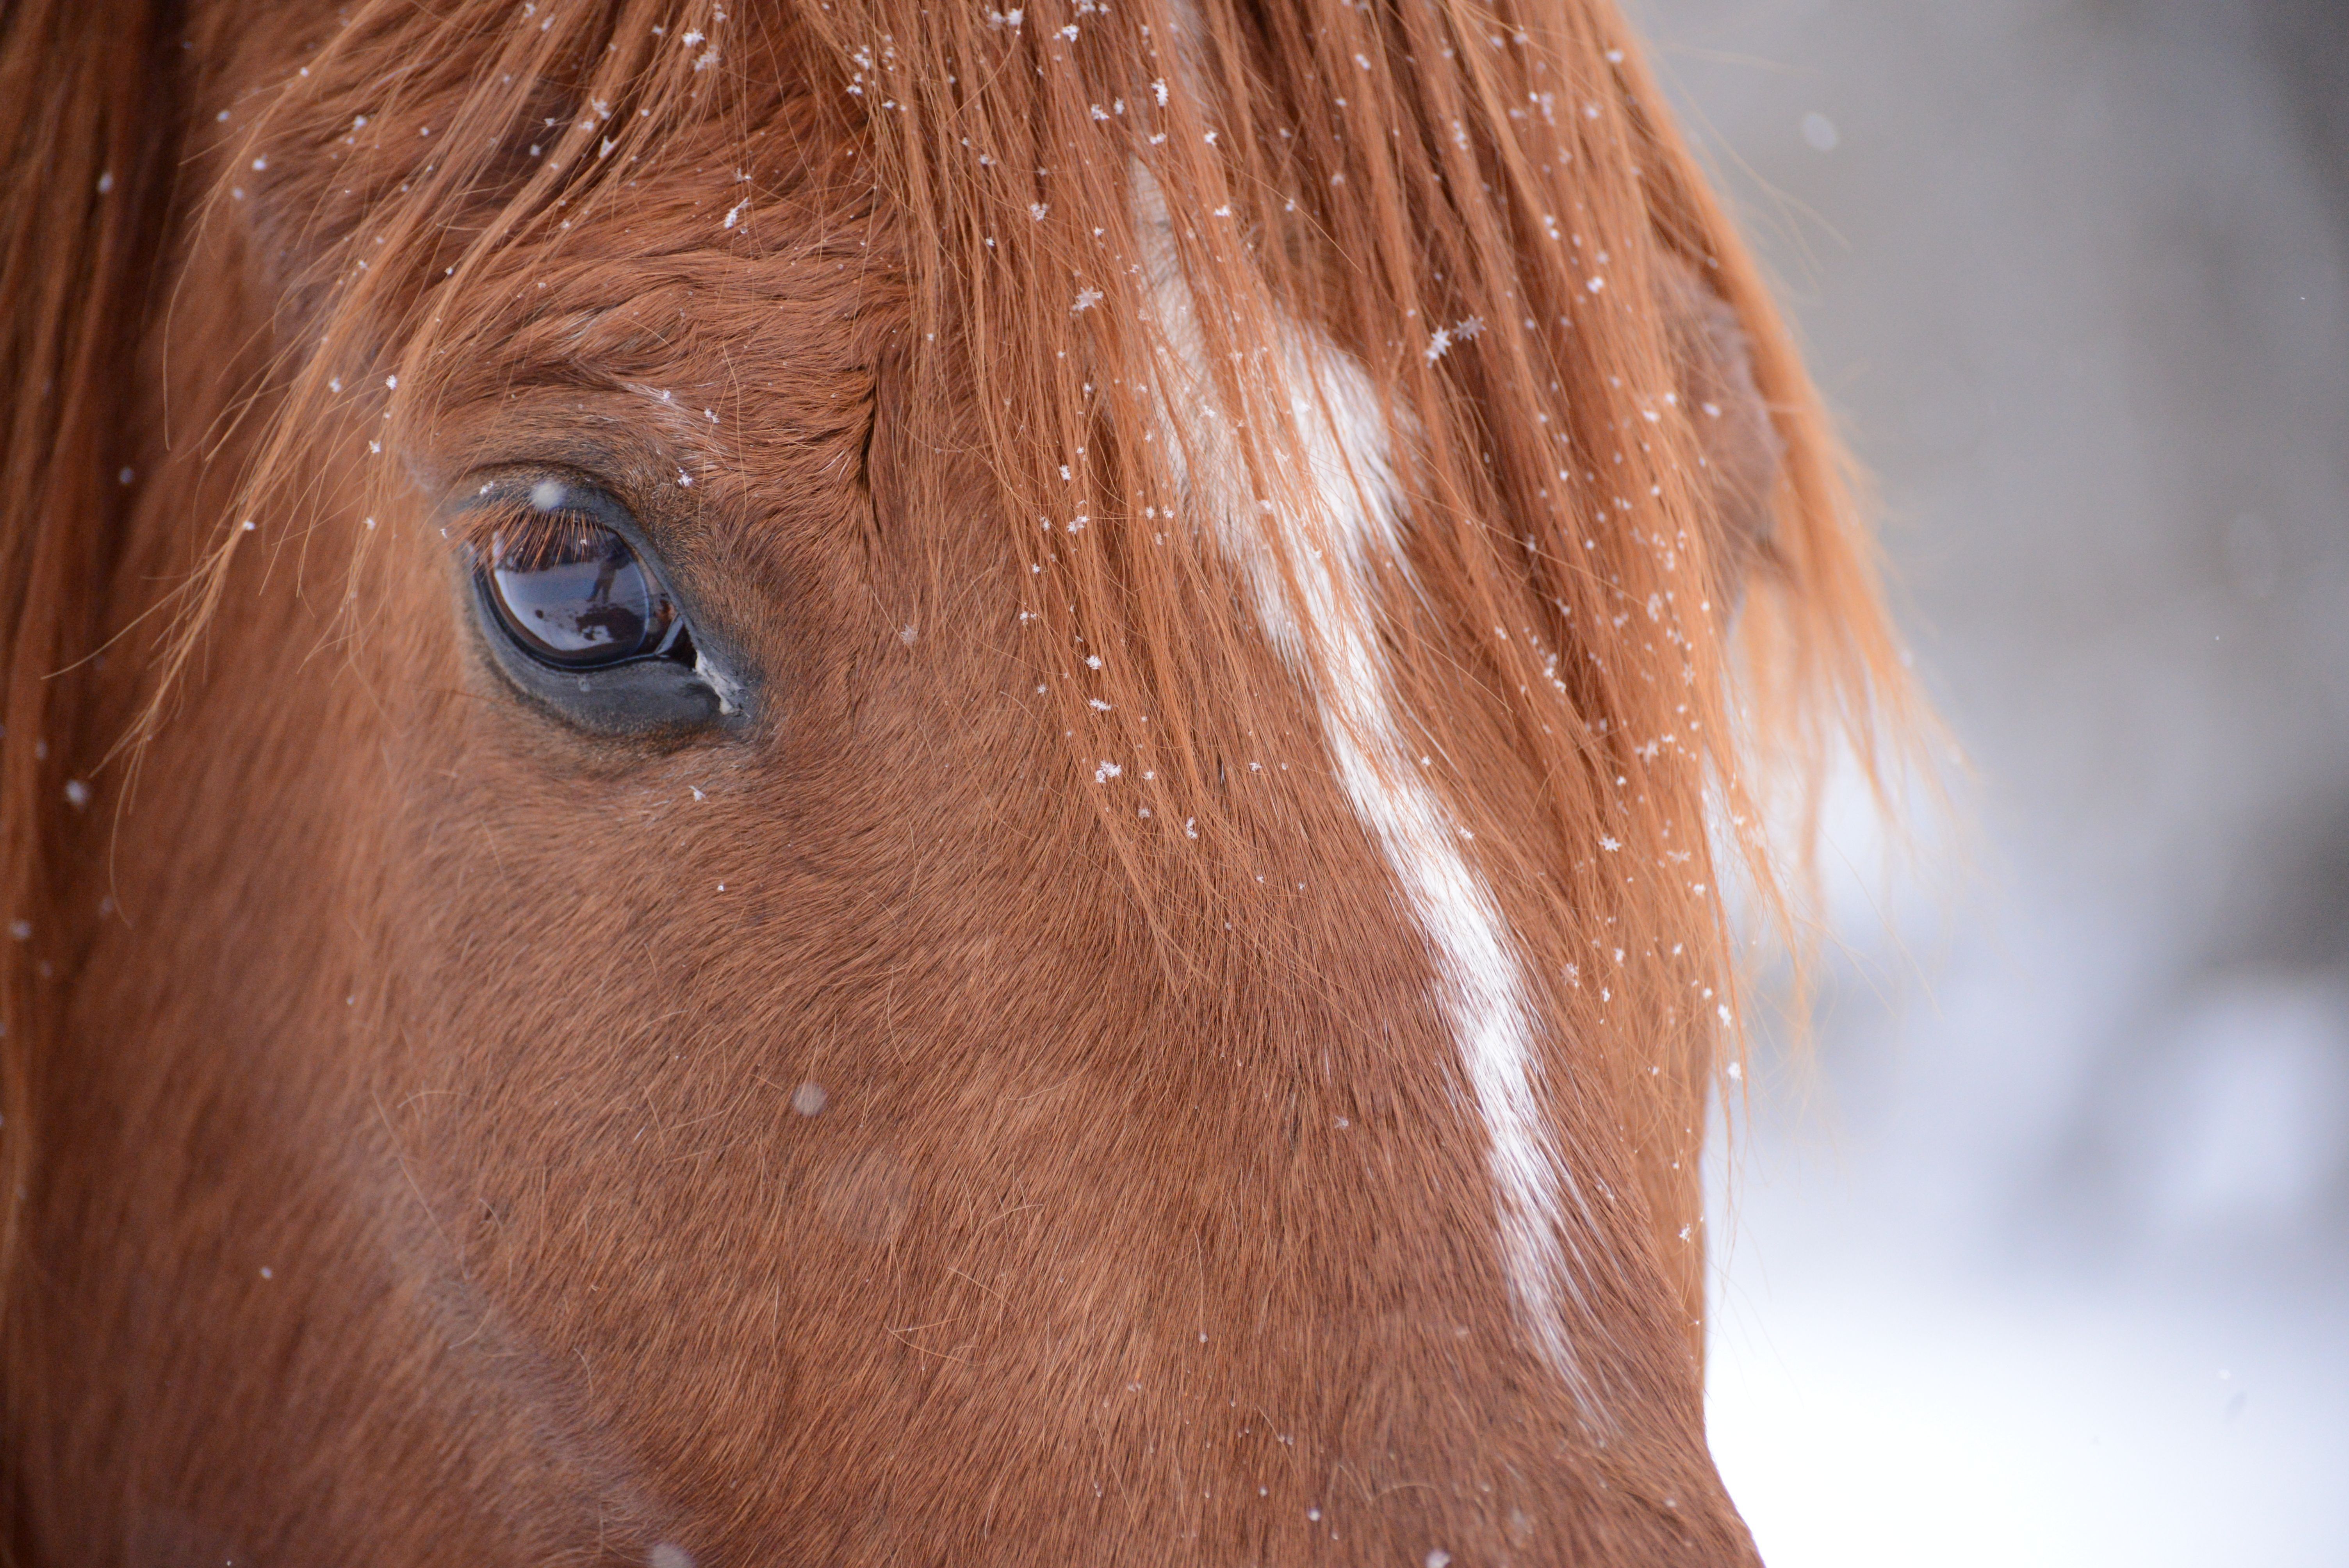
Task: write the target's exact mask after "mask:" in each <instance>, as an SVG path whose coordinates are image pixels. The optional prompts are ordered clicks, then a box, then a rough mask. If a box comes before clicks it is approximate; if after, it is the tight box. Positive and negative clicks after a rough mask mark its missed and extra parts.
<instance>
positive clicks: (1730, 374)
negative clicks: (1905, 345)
mask: <svg viewBox="0 0 2349 1568" xmlns="http://www.w3.org/2000/svg"><path fill="white" fill-rule="evenodd" d="M1659 293H1660V294H1661V295H1662V303H1663V306H1664V320H1665V324H1666V330H1667V331H1668V333H1669V334H1670V335H1671V347H1672V356H1673V359H1674V361H1675V363H1676V364H1677V366H1678V367H1679V372H1680V393H1681V398H1682V402H1684V403H1685V404H1686V405H1687V407H1688V410H1689V416H1690V418H1691V419H1692V420H1693V422H1694V423H1695V426H1696V433H1697V451H1698V455H1699V456H1701V457H1702V459H1704V471H1705V476H1706V478H1705V486H1704V488H1705V490H1707V492H1708V494H1709V498H1710V500H1711V501H1712V507H1711V513H1712V517H1713V524H1714V529H1715V532H1714V537H1713V540H1712V546H1713V562H1714V574H1715V577H1716V579H1717V583H1716V587H1715V593H1717V594H1718V595H1719V596H1720V598H1721V599H1722V600H1723V603H1727V604H1729V605H1730V606H1731V607H1732V608H1734V607H1735V605H1736V604H1737V603H1738V601H1739V600H1740V599H1741V598H1742V597H1743V596H1744V592H1745V579H1746V575H1747V573H1749V572H1750V571H1751V570H1752V569H1753V567H1754V564H1755V562H1757V561H1758V560H1764V559H1767V558H1768V557H1769V555H1770V553H1771V534H1772V531H1773V527H1774V519H1775V501H1776V496H1777V490H1778V481H1779V472H1780V469H1781V466H1782V465H1783V463H1784V461H1785V455H1786V443H1785V440H1783V439H1782V438H1780V437H1779V434H1778V429H1777V427H1776V426H1775V424H1773V423H1772V422H1771V418H1770V407H1769V405H1768V404H1767V403H1766V402H1764V400H1763V397H1762V393H1761V390H1760V388H1758V387H1755V386H1754V353H1753V346H1752V345H1751V344H1750V343H1749V342H1748V341H1747V339H1746V335H1745V327H1744V324H1743V323H1742V322H1740V321H1739V320H1738V318H1737V311H1736V309H1735V307H1733V305H1731V304H1730V303H1729V302H1728V301H1727V300H1724V299H1723V298H1722V297H1721V296H1720V295H1719V294H1715V293H1713V290H1712V289H1711V288H1709V287H1707V286H1706V284H1705V282H1704V279H1703V278H1702V276H1701V275H1700V274H1699V273H1698V271H1697V269H1696V268H1695V267H1694V266H1692V264H1690V263H1688V262H1686V261H1684V260H1682V258H1680V257H1679V256H1677V255H1671V254H1669V253H1667V254H1666V256H1665V257H1664V261H1663V275H1662V283H1661V288H1660V290H1659Z"/></svg>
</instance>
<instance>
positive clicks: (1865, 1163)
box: [1632, 0, 2349, 1568]
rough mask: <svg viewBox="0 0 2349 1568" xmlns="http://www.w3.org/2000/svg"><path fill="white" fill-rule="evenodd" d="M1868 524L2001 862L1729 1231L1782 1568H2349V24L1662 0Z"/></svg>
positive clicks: (2140, 1)
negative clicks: (1846, 436)
mask: <svg viewBox="0 0 2349 1568" xmlns="http://www.w3.org/2000/svg"><path fill="white" fill-rule="evenodd" d="M1632 8H1633V12H1634V16H1635V20H1637V21H1638V22H1639V23H1640V25H1641V26H1642V27H1643V28H1644V30H1645V31H1646V33H1647V35H1648V36H1649V37H1650V38H1651V42H1652V45H1653V48H1654V57H1655V60H1656V64H1657V66H1658V67H1659V69H1660V70H1661V73H1662V74H1663V76H1664V77H1665V79H1666V81H1667V82H1668V84H1669V85H1670V86H1671V89H1672V91H1673V92H1674V94H1675V96H1676V98H1677V99H1678V101H1679V102H1680V104H1681V105H1682V109H1683V112H1684V114H1685V116H1686V119H1687V123H1688V126H1689V129H1690V131H1691V133H1692V137H1693V138H1694V139H1696V141H1697V142H1698V143H1699V145H1700V149H1701V150H1702V152H1703V153H1704V154H1705V155H1706V156H1707V157H1708V159H1709V160H1710V161H1711V162H1712V164H1713V166H1714V168H1715V169H1716V170H1717V171H1718V173H1719V176H1720V178H1721V180H1722V182H1723V185H1724V187H1725V188H1726V190H1727V191H1729V193H1730V194H1731V196H1732V197H1733V201H1735V203H1736V204H1737V206H1738V207H1739V209H1740V211H1741V212H1742V214H1743V216H1744V221H1745V222H1746V226H1747V228H1748V231H1749V232H1751V233H1752V234H1753V235H1754V239H1755V241H1756V242H1757V243H1758V244H1759V246H1760V247H1761V249H1762V251H1763V253H1764V256H1765V258H1766V260H1767V261H1768V263H1770V265H1771V266H1772V268H1773V269H1774V270H1775V273H1776V275H1777V276H1778V278H1779V279H1780V280H1781V282H1782V284H1783V285H1784V290H1783V292H1784V297H1785V299H1786V300H1787V302H1788V304H1789V305H1790V307H1791V308H1792V310H1793V311H1794V313H1795V316H1796V318H1797V319H1798V321H1799V322H1800V325H1801V329H1802V331H1803V333H1804V335H1805V337H1806V344H1807V346H1808V350H1809V356H1810V361H1811V365H1812V367H1813V369H1814V371H1815V373H1816V375H1817V377H1819V379H1820V381H1821V383H1822V384H1823V386H1824V387H1825V388H1826V392H1827V395H1828V397H1829V398H1830V400H1831V401H1832V402H1833V403H1834V404H1835V405H1836V406H1837V407H1838V408H1839V409H1840V411H1841V412H1842V413H1843V415H1844V416H1845V418H1846V421H1847V429H1848V431H1849V433H1850V436H1851V438H1852V440H1853V442H1854V444H1855V446H1856V447H1857V449H1858V452H1859V454H1860V456H1861V458H1862V459H1863V460H1864V461H1865V462H1866V463H1867V465H1868V467H1869V468H1870V469H1872V470H1873V471H1874V473H1875V474H1876V475H1877V477H1878V480H1879V482H1880V485H1881V489H1882V493H1883V501H1884V513H1885V518H1886V524H1885V526H1886V533H1887V540H1888V548H1889V554H1890V556H1891V558H1892V562H1893V566H1894V570H1895V573H1896V575H1897V578H1898V580H1899V593H1900V594H1901V597H1902V600H1903V604H1904V613H1903V621H1904V624H1905V626H1906V628H1907V631H1908V634H1909V638H1910V640H1911V642H1912V644H1913V645H1914V647H1915V650H1916V655H1917V659H1918V665H1919V667H1920V670H1921V672H1922V673H1923V675H1924V676H1925V680H1926V683H1927V685H1928V686H1929V688H1930V691H1931V693H1932V695H1933V696H1934V698H1935V700H1936V701H1937V702H1939V703H1940V706H1941V708H1942V711H1943V712H1944V714H1945V715H1946V716H1947V717H1948V718H1949V720H1950V723H1951V728H1952V729H1953V731H1954V733H1955V735H1956V738H1957V739H1958V741H1959V743H1960V745H1961V747H1962V748H1964V750H1965V752H1966V754H1967V756H1968V758H1969V759H1970V761H1971V765H1972V769H1973V780H1972V782H1971V784H1970V785H1964V786H1961V807H1962V816H1963V817H1964V819H1965V820H1966V823H1967V826H1966V828H1965V829H1964V830H1963V831H1964V832H1966V833H1967V834H1970V839H1968V840H1964V841H1960V842H1961V847H1960V848H1959V849H1954V850H1953V849H1951V847H1950V845H1951V842H1952V841H1951V837H1950V835H1948V834H1947V833H1945V832H1942V831H1940V830H1933V829H1928V830H1926V831H1925V832H1924V833H1923V834H1922V835H1921V837H1922V843H1921V845H1920V851H1919V852H1918V853H1917V854H1916V855H1915V856H1914V857H1913V858H1912V859H1911V860H1910V861H1909V862H1908V863H1906V864H1902V863H1900V862H1899V861H1897V860H1896V861H1895V863H1894V865H1893V866H1892V868H1891V870H1890V871H1889V873H1888V872H1883V871H1882V870H1881V869H1880V868H1881V864H1882V861H1883V859H1884V856H1883V854H1882V852H1881V851H1882V837H1883V836H1882V833H1881V832H1880V830H1878V828H1877V826H1876V825H1875V824H1874V823H1873V821H1872V820H1871V818H1870V816H1869V814H1868V813H1867V812H1866V811H1864V810H1858V809H1857V804H1856V803H1855V805H1854V806H1853V808H1852V809H1851V810H1843V811H1838V812H1837V813H1836V818H1835V822H1834V824H1833V836H1834V839H1835V848H1834V851H1832V853H1833V855H1834V856H1835V857H1836V858H1837V861H1839V863H1843V864H1845V865H1847V867H1848V871H1847V873H1845V874H1842V875H1839V877H1838V881H1837V888H1836V898H1835V901H1834V911H1833V913H1834V915H1835V920H1836V927H1837V929H1836V933H1835V936H1836V940H1837V942H1838V943H1840V944H1842V949H1841V951H1840V952H1839V953H1837V955H1836V956H1835V957H1834V958H1833V959H1832V960H1831V961H1830V962H1828V963H1827V964H1826V965H1825V967H1824V973H1823V976H1822V978H1823V980H1824V994H1823V996H1822V1006H1821V1010H1820V1016H1819V1022H1818V1026H1817V1030H1816V1041H1815V1050H1814V1053H1813V1057H1812V1059H1811V1061H1810V1062H1809V1064H1808V1065H1805V1064H1803V1063H1801V1062H1798V1061H1795V1060H1792V1059H1790V1058H1789V1057H1788V1056H1787V1055H1786V1053H1785V1051H1784V1050H1783V1049H1779V1050H1775V1051H1773V1050H1771V1049H1768V1048H1764V1051H1763V1052H1762V1053H1761V1057H1760V1060H1759V1061H1758V1063H1757V1068H1756V1071H1755V1073H1754V1100H1753V1105H1752V1108H1751V1113H1750V1116H1749V1117H1748V1118H1746V1123H1747V1124H1746V1125H1745V1126H1744V1128H1743V1129H1742V1130H1740V1131H1739V1133H1738V1136H1737V1140H1736V1149H1735V1151H1734V1153H1733V1155H1732V1156H1731V1157H1730V1158H1729V1159H1728V1160H1727V1161H1723V1164H1724V1166H1725V1167H1726V1169H1725V1172H1724V1175H1725V1180H1724V1181H1720V1182H1717V1183H1716V1186H1717V1188H1718V1189H1719V1191H1721V1193H1722V1197H1721V1199H1720V1212H1719V1213H1718V1215H1717V1219H1716V1227H1715V1230H1714V1237H1715V1245H1716V1248H1717V1260H1718V1264H1719V1267H1718V1271H1717V1280H1716V1306H1715V1314H1714V1324H1713V1370H1712V1418H1713V1442H1714V1447H1715V1450H1716V1453H1717V1455H1718V1457H1719V1459H1720V1460H1721V1464H1722V1468H1723V1473H1724V1474H1725V1475H1726V1476H1727V1478H1728V1481H1729V1485H1730V1488H1731V1490H1732V1491H1733V1493H1734V1495H1735V1496H1736V1498H1737V1500H1738V1502H1739V1504H1740V1506H1741V1507H1742V1508H1743V1509H1744V1511H1745V1512H1746V1515H1747V1518H1748V1520H1749V1521H1750V1522H1751V1523H1752V1525H1753V1527H1754V1533H1755V1536H1756V1538H1757V1539H1758V1540H1759V1542H1760V1543H1761V1546H1762V1549H1763V1553H1764V1556H1765V1558H1766V1559H1767V1560H1768V1561H1769V1562H1770V1563H1772V1564H1773V1568H1825V1565H1838V1568H1839V1565H1843V1564H1861V1563H1865V1564H1871V1565H1877V1564H1928V1563H1968V1564H1980V1563H1999V1564H2032V1563H2048V1564H2064V1565H2067V1568H2080V1565H2085V1564H2099V1563H2128V1564H2131V1565H2133V1568H2155V1565H2161V1564H2173V1563H2175V1564H2195V1565H2198V1568H2199V1565H2204V1564H2236V1563H2243V1564H2259V1565H2262V1568H2269V1565H2275V1568H2289V1565H2297V1564H2326V1565H2338V1564H2344V1563H2349V0H2199V3H2196V0H1871V3H1865V4H1863V3H1861V0H1634V3H1633V7H1632Z"/></svg>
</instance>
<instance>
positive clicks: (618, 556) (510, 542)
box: [489, 516, 677, 668]
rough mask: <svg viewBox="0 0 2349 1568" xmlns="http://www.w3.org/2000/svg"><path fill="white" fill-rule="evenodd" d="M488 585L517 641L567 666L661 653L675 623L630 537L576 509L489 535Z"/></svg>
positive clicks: (665, 596) (669, 606) (500, 615)
mask: <svg viewBox="0 0 2349 1568" xmlns="http://www.w3.org/2000/svg"><path fill="white" fill-rule="evenodd" d="M489 588H490V595H489V597H490V603H492V605H494V606H495V607H496V609H497V613H498V618H499V619H500V620H502V621H503V622H504V623H505V627H506V630H507V631H509V632H511V633H512V634H513V637H514V640H515V641H516V642H518V643H520V644H521V645H523V647H525V648H527V649H529V650H530V651H531V652H532V653H533V654H535V655H538V656H539V657H540V658H542V659H544V660H546V661H547V662H548V663H549V664H555V665H564V666H566V667H570V668H585V667H588V666H590V665H616V664H618V663H620V662H621V661H622V660H624V659H633V658H638V657H641V656H642V655H647V654H657V653H659V652H661V651H662V650H663V648H664V647H665V646H666V645H667V643H668V641H669V633H670V631H671V630H672V628H673V627H674V626H675V624H676V623H677V608H676V606H675V605H673V604H671V603H669V598H668V594H667V593H666V592H664V591H663V590H662V588H661V585H660V583H658V582H657V580H656V579H655V578H654V576H653V574H652V573H649V572H647V571H646V570H645V565H644V562H641V561H639V560H638V559H636V551H635V550H633V549H631V548H630V547H629V544H628V542H627V541H626V540H625V539H623V538H621V537H620V536H619V535H618V534H616V533H615V532H613V531H611V530H610V529H608V528H605V527H603V526H602V525H601V524H598V523H595V522H590V521H586V520H585V519H583V518H578V517H575V516H574V517H564V516H554V517H548V518H545V519H544V520H543V521H538V520H533V521H532V522H531V523H530V524H527V525H524V526H523V527H521V528H519V529H516V530H514V531H510V532H509V531H501V532H499V533H498V534H497V535H495V536H494V537H493V538H492V540H491V541H490V569H489Z"/></svg>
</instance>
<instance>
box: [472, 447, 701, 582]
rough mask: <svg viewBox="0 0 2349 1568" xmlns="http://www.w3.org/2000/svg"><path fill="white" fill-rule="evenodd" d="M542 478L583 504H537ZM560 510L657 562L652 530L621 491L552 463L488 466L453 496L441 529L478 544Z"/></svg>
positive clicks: (479, 546)
mask: <svg viewBox="0 0 2349 1568" xmlns="http://www.w3.org/2000/svg"><path fill="white" fill-rule="evenodd" d="M479 471H480V470H476V474H478V473H479ZM474 477H476V476H471V475H469V476H468V479H469V480H471V479H472V478H474ZM542 484H556V485H560V486H562V487H563V491H564V500H574V499H575V500H578V501H579V502H581V503H582V504H579V505H567V506H563V507H560V508H556V509H553V510H547V509H543V508H541V507H539V506H537V505H536V504H535V498H534V497H533V493H532V492H533V489H534V488H535V487H536V486H538V485H542ZM564 512H568V513H570V514H572V515H574V516H580V515H584V516H586V517H590V518H593V519H594V520H595V521H596V522H597V523H599V524H602V525H603V526H605V527H608V528H610V529H612V531H614V532H616V533H617V534H619V535H620V536H621V537H622V538H623V539H626V541H627V542H628V543H629V545H630V546H631V547H632V548H634V549H635V550H636V552H637V553H639V554H640V555H643V556H645V557H646V558H647V560H649V561H651V562H655V563H658V562H660V561H661V551H660V549H659V547H658V545H657V542H655V540H654V538H653V536H652V531H651V530H650V529H648V528H647V527H646V526H645V524H644V522H643V521H642V520H641V519H640V518H639V517H638V515H637V513H636V509H635V508H633V507H631V506H630V505H629V504H628V502H627V500H626V498H625V497H624V496H622V495H620V494H619V493H617V492H616V490H614V489H613V487H611V486H610V485H607V484H605V483H604V482H603V481H601V480H596V479H595V478H593V477H592V476H589V475H586V474H583V473H579V472H576V471H575V470H571V469H563V468H558V467H553V466H542V465H536V464H531V465H517V466H516V467H514V468H512V469H508V470H504V471H503V472H499V471H495V470H492V472H491V476H490V477H489V478H488V479H486V480H481V482H479V483H478V484H476V485H474V486H473V488H471V490H460V491H459V493H458V494H457V495H456V496H455V497H454V498H452V500H451V502H450V507H449V509H448V513H447V517H446V521H444V522H443V523H442V525H441V532H442V533H443V534H444V535H446V536H447V537H448V538H449V539H450V541H451V542H453V543H456V544H459V545H460V546H468V547H471V548H472V549H475V550H479V549H481V547H482V546H484V545H485V544H486V543H487V542H489V539H490V536H491V535H492V533H494V532H495V531H497V529H498V528H499V527H501V526H502V525H506V524H510V523H512V522H514V521H523V520H526V519H528V518H530V517H533V516H541V517H553V516H556V515H560V514H561V513H564Z"/></svg>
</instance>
